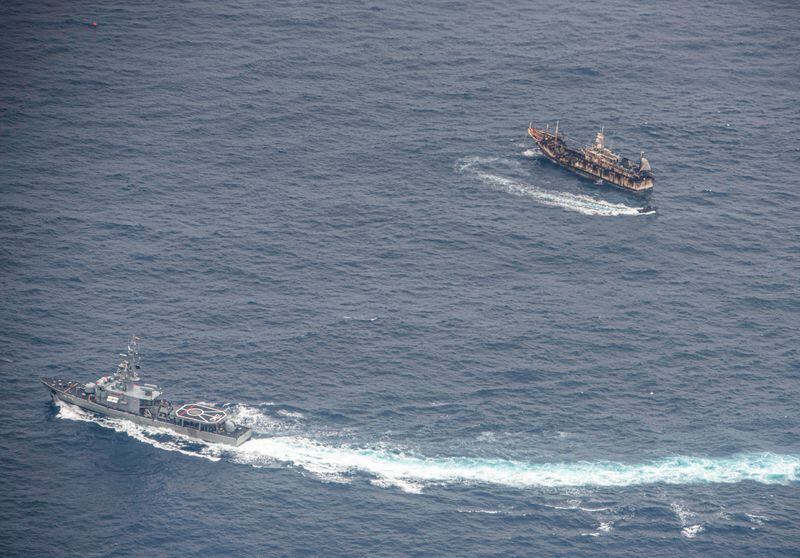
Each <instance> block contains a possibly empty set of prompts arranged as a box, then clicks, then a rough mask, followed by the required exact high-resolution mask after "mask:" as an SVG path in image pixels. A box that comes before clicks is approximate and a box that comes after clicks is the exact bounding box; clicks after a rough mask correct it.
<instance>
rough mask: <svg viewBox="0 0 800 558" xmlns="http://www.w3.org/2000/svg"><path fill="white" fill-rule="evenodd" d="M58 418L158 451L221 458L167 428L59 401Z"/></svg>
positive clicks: (203, 446) (202, 445)
mask: <svg viewBox="0 0 800 558" xmlns="http://www.w3.org/2000/svg"><path fill="white" fill-rule="evenodd" d="M56 405H57V406H58V415H57V416H58V418H61V419H66V420H77V421H82V422H92V423H94V424H97V425H99V426H102V427H104V428H110V429H112V430H115V431H117V432H121V433H124V434H127V435H128V436H130V437H131V438H134V439H136V440H138V441H140V442H144V443H146V444H150V445H151V446H154V447H156V448H158V449H162V450H166V451H175V452H178V453H182V454H184V455H191V456H193V457H202V458H204V459H209V460H211V461H219V460H220V457H219V456H218V455H216V454H215V452H213V451H211V449H210V448H208V447H206V446H205V444H203V442H198V441H197V440H194V439H193V438H189V437H186V436H181V435H180V434H177V433H176V432H173V431H172V430H168V429H166V428H154V427H144V426H139V425H138V424H135V423H133V422H131V421H128V420H119V419H112V418H108V417H101V416H97V415H95V414H93V413H89V412H87V411H84V410H83V409H81V408H80V407H76V406H75V405H70V404H69V403H64V402H63V401H59V402H57V403H56ZM187 446H198V447H199V448H200V449H198V450H196V449H187Z"/></svg>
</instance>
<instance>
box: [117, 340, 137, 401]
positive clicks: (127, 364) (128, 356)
mask: <svg viewBox="0 0 800 558" xmlns="http://www.w3.org/2000/svg"><path fill="white" fill-rule="evenodd" d="M119 356H121V357H122V360H121V361H120V363H119V365H118V366H117V372H116V373H115V374H114V376H115V379H117V380H119V381H121V382H122V385H123V390H127V389H128V382H136V381H138V380H139V374H138V373H137V372H136V371H137V370H139V338H138V337H137V336H135V335H134V336H133V337H131V342H130V343H128V352H127V353H120V355H119Z"/></svg>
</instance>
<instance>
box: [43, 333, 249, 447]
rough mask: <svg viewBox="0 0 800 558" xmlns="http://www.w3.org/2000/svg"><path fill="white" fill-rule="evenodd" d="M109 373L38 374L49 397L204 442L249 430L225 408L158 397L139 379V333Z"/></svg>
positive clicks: (229, 440)
mask: <svg viewBox="0 0 800 558" xmlns="http://www.w3.org/2000/svg"><path fill="white" fill-rule="evenodd" d="M120 356H121V357H123V358H122V362H120V363H119V366H118V367H117V371H116V372H114V374H113V375H111V376H103V377H102V378H99V379H98V380H97V381H95V382H90V383H88V384H81V383H80V382H78V381H72V380H67V379H64V378H42V379H41V380H42V383H43V384H44V385H45V386H46V387H47V388H48V389H49V390H50V396H51V397H52V398H53V401H59V400H61V401H64V402H66V403H70V404H72V405H76V406H78V407H80V408H82V409H85V410H87V411H90V412H92V413H97V414H100V415H106V416H109V417H113V418H121V419H125V420H129V421H131V422H135V423H136V424H140V425H142V426H153V427H157V428H168V429H170V430H173V431H175V432H177V433H178V434H183V435H184V436H189V437H191V438H199V439H200V440H203V441H206V442H212V443H217V444H228V445H232V446H238V445H241V444H242V443H244V442H245V441H246V440H248V439H249V438H250V436H251V435H252V431H251V430H250V429H249V428H246V427H244V426H241V425H238V424H236V423H234V422H233V421H232V420H231V419H230V418H229V417H228V413H227V412H226V411H225V410H224V409H219V408H217V407H214V406H212V405H209V404H207V403H177V402H171V401H167V400H166V399H164V398H162V395H163V391H161V389H160V388H159V387H158V386H156V385H153V384H140V383H137V382H139V380H140V378H139V374H138V372H137V371H138V370H139V364H138V360H139V338H138V337H135V336H134V337H133V339H131V342H130V344H129V345H128V352H127V353H123V354H121V355H120Z"/></svg>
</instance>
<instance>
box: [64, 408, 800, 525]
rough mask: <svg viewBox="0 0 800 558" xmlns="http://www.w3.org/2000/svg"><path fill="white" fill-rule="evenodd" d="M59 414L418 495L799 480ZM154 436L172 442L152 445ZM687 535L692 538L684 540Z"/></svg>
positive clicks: (709, 461) (778, 471)
mask: <svg viewBox="0 0 800 558" xmlns="http://www.w3.org/2000/svg"><path fill="white" fill-rule="evenodd" d="M237 408H238V412H237V413H238V414H237V416H238V417H239V419H240V420H241V419H242V417H249V422H250V423H251V424H253V425H262V427H263V425H265V424H266V425H268V426H267V429H268V430H271V431H273V432H274V431H275V430H280V428H275V427H274V425H275V424H276V422H277V421H275V420H274V419H264V420H262V419H261V418H259V415H263V413H260V412H259V411H258V410H257V409H253V408H250V407H246V406H238V407H237ZM59 416H60V417H61V418H65V419H71V420H82V421H89V422H95V423H96V424H99V425H101V426H105V427H108V428H113V429H114V430H116V431H118V432H124V433H126V434H128V435H130V436H132V437H133V438H135V439H137V440H140V441H143V442H146V443H149V444H151V445H153V446H156V447H158V448H161V449H165V450H169V451H178V452H180V453H183V454H186V455H195V456H198V457H203V458H206V459H213V460H218V459H222V458H228V459H231V460H233V461H235V462H237V463H242V464H249V465H252V466H255V467H262V466H273V465H275V464H276V463H286V464H289V465H291V466H294V467H299V468H302V469H303V470H305V471H308V472H310V473H312V474H314V475H316V476H318V477H319V478H321V479H323V480H328V481H335V482H348V481H349V480H350V479H351V478H352V477H353V475H355V474H366V475H369V476H371V477H373V479H372V482H373V484H375V485H377V486H394V487H398V488H400V489H401V490H404V491H407V492H412V493H417V492H420V491H421V490H422V489H423V488H424V487H425V486H432V485H464V484H468V485H471V484H494V485H502V486H507V487H513V488H521V489H524V488H535V487H578V486H598V487H616V486H619V487H623V486H633V485H640V484H654V483H664V484H700V483H736V482H743V481H748V480H749V481H754V482H759V483H764V484H788V483H792V482H797V481H798V480H800V476H799V475H798V472H799V471H800V456H796V455H778V454H773V453H750V454H740V455H735V456H732V457H722V458H711V457H693V456H678V457H665V458H663V459H659V460H654V461H648V462H644V463H621V462H612V461H579V462H561V463H532V462H525V461H510V460H505V459H485V458H471V457H435V458H434V457H424V456H418V455H413V454H409V453H404V452H401V451H394V450H391V449H384V448H378V449H375V448H361V447H353V446H349V445H333V444H326V443H323V442H320V441H317V440H314V439H311V438H307V437H304V436H272V437H267V438H256V439H252V440H250V441H248V442H245V443H244V444H242V445H241V446H239V447H238V448H235V447H229V446H223V445H218V444H206V445H203V446H202V449H200V450H198V451H192V450H188V449H186V448H185V447H182V446H181V444H180V443H179V441H181V440H184V441H187V440H188V441H190V442H191V443H194V444H197V443H198V442H197V441H196V440H193V439H188V438H186V439H184V438H183V437H181V436H177V435H175V434H174V433H173V432H172V431H169V430H163V429H151V428H143V427H140V426H137V425H135V424H133V423H130V422H128V421H124V420H113V419H107V418H102V417H96V416H94V415H91V414H89V413H85V412H83V411H81V410H80V409H78V408H76V407H73V406H71V405H66V404H64V403H61V404H60V412H59ZM154 435H165V436H162V438H163V437H167V438H169V439H168V440H167V441H165V440H163V439H155V438H153V436H154ZM673 509H674V511H675V513H676V515H678V517H679V519H680V520H681V523H682V524H683V525H684V526H688V522H687V517H686V514H685V513H683V510H682V508H681V507H679V506H678V507H673ZM687 536H688V535H687Z"/></svg>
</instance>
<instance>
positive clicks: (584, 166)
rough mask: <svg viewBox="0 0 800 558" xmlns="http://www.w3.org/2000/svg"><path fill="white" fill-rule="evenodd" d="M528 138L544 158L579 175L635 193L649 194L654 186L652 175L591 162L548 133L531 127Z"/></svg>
mask: <svg viewBox="0 0 800 558" xmlns="http://www.w3.org/2000/svg"><path fill="white" fill-rule="evenodd" d="M528 135H530V136H531V137H532V138H533V140H534V141H535V142H536V145H538V146H539V149H540V150H541V152H542V153H543V154H544V156H545V157H547V158H548V159H550V160H551V161H552V162H554V163H555V164H557V165H560V166H562V167H564V168H567V169H569V170H571V171H573V172H575V173H576V174H579V175H581V176H585V177H587V178H592V179H600V180H603V181H604V182H607V183H609V184H613V185H614V186H618V187H620V188H623V189H625V190H630V191H632V192H640V193H641V192H646V191H648V190H650V189H651V188H652V187H653V176H652V175H651V174H649V173H647V174H645V175H641V174H639V173H637V172H636V171H635V170H633V169H630V170H629V169H625V168H622V167H619V166H608V165H601V164H599V163H598V162H597V161H593V160H591V159H589V158H588V157H587V156H586V154H584V153H583V152H582V151H579V150H577V149H573V148H571V147H568V146H567V145H566V144H565V143H564V142H563V140H561V139H558V138H557V137H556V136H554V135H553V134H551V133H550V132H548V131H544V130H539V129H537V128H534V127H532V126H531V127H530V128H528Z"/></svg>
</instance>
